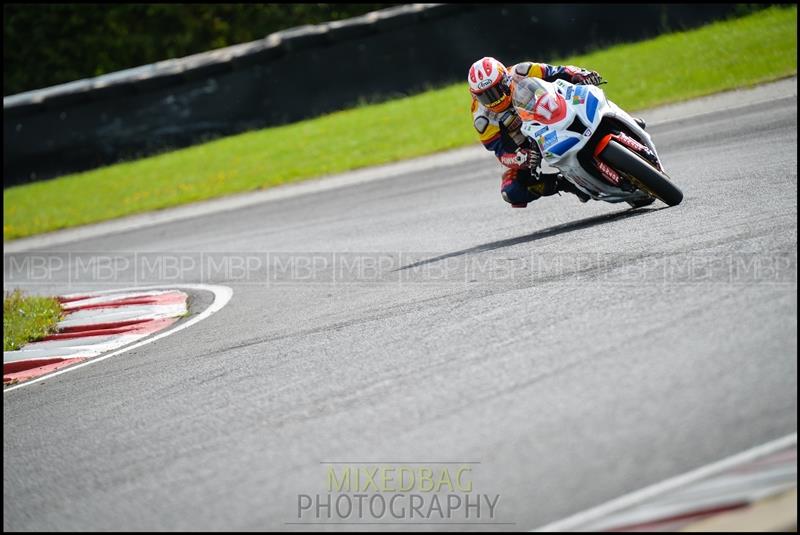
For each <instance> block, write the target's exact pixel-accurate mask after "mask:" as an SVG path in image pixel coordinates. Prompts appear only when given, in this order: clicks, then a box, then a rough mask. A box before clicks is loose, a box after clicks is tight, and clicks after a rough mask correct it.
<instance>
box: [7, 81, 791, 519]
mask: <svg viewBox="0 0 800 535" xmlns="http://www.w3.org/2000/svg"><path fill="white" fill-rule="evenodd" d="M795 84H796V81H795ZM794 87H795V89H794V91H795V92H794V96H789V97H786V96H782V97H780V98H776V99H773V100H769V101H766V102H762V103H760V104H758V105H753V106H747V107H743V108H738V109H736V110H734V111H730V110H728V111H724V112H712V113H709V114H706V115H703V116H701V117H693V118H685V119H681V118H680V117H679V116H676V117H674V118H673V120H671V121H669V122H663V123H660V124H655V125H654V126H652V127H650V128H649V129H650V131H651V135H652V136H653V139H654V141H655V143H656V146H657V147H658V149H659V152H660V154H661V156H662V158H663V160H664V162H665V167H666V168H667V171H668V172H669V174H670V175H671V177H672V178H673V180H674V181H675V182H676V183H677V184H678V185H679V186H680V187H681V188H682V189H683V191H684V193H685V198H684V201H683V203H682V204H681V205H679V206H678V207H674V208H665V207H664V205H663V204H661V203H660V202H659V203H656V204H654V205H652V206H651V207H648V208H644V209H639V210H630V209H628V207H627V205H611V204H605V203H599V202H590V203H588V204H585V205H584V204H581V203H580V202H579V201H578V200H577V199H576V198H575V197H573V196H570V195H564V196H561V197H558V196H554V197H549V198H545V199H542V200H540V201H537V202H535V203H533V204H532V205H530V206H529V207H528V208H527V209H511V208H510V207H508V206H507V205H506V204H505V203H504V202H503V201H502V200H501V199H500V196H499V191H498V186H499V168H498V166H497V165H496V163H495V162H494V161H493V160H494V159H493V158H492V157H490V156H489V155H488V154H487V155H486V157H485V158H484V159H482V160H480V161H475V160H471V161H467V162H464V163H461V164H459V163H455V164H453V165H451V166H448V167H446V168H437V169H431V170H430V171H428V172H415V173H409V174H406V175H401V176H396V177H393V178H390V179H384V180H379V181H374V182H367V183H362V184H358V185H354V186H350V187H343V188H338V189H334V190H331V191H326V192H324V193H319V194H308V195H302V196H298V197H294V198H287V199H282V200H280V201H274V202H265V203H261V204H258V205H254V206H249V207H244V208H241V209H237V210H234V211H227V212H219V213H215V214H210V215H207V216H204V217H199V218H193V219H185V220H181V221H175V222H171V223H165V224H161V225H155V226H150V227H148V228H142V229H137V230H133V231H130V232H122V233H116V234H113V235H109V236H100V237H95V238H90V239H85V240H82V241H78V242H72V243H66V244H62V245H59V246H57V247H52V248H50V249H48V251H49V252H51V253H59V254H61V255H64V254H68V253H71V254H75V255H76V257H77V256H80V255H78V254H77V253H81V254H83V255H88V256H92V255H102V254H104V253H110V252H116V253H119V254H120V255H123V256H124V255H130V254H131V253H137V255H144V254H145V253H148V254H152V255H155V256H158V255H164V256H169V255H171V254H176V253H185V254H186V255H187V256H192V255H194V256H195V257H196V255H198V254H200V253H203V254H204V255H211V256H214V255H217V256H214V257H215V258H217V259H227V260H230V259H232V258H242V257H244V258H256V259H258V260H262V259H263V264H258V263H257V262H256V261H255V260H254V261H253V264H251V266H252V267H253V269H252V270H251V271H248V272H247V274H246V277H241V276H239V273H240V272H236V274H234V272H233V271H232V272H231V273H228V274H227V275H226V274H225V273H215V274H212V275H210V276H209V275H207V274H206V275H203V276H202V277H198V276H195V275H194V274H187V275H185V276H183V277H182V279H181V281H183V282H187V283H188V282H207V283H214V284H225V285H228V286H230V287H231V288H233V290H234V294H233V298H232V299H231V301H230V303H229V304H228V305H227V306H226V307H225V308H223V309H222V310H221V311H220V312H218V313H217V314H215V315H213V316H211V317H210V318H209V319H207V320H205V321H204V322H201V323H199V324H197V325H195V326H192V327H190V328H188V329H185V330H183V331H181V332H179V333H177V334H175V335H173V336H169V337H167V338H164V339H162V340H158V341H157V342H155V343H153V344H150V345H147V346H144V347H142V348H140V349H137V350H134V351H131V352H130V353H127V354H124V355H120V356H118V357H114V358H111V359H108V360H106V361H103V362H98V363H97V364H96V365H93V366H87V367H84V368H82V369H79V370H75V371H74V372H72V373H66V374H63V375H61V376H58V377H55V378H53V379H51V380H46V381H44V382H42V383H38V384H34V385H30V386H29V387H25V388H20V389H17V390H15V391H11V392H7V393H6V394H4V403H3V428H4V438H3V467H4V473H3V512H4V515H3V527H4V529H6V530H48V529H54V530H120V529H132V530H142V529H148V530H178V529H190V530H208V529H220V530H230V529H243V530H285V529H312V528H313V529H318V528H319V529H321V528H327V529H344V528H347V529H362V528H361V527H360V526H358V525H348V526H344V527H336V526H327V525H296V524H290V523H289V522H296V521H298V518H297V503H298V494H309V495H313V494H317V493H324V492H325V491H326V487H325V483H326V479H325V478H326V470H327V468H328V467H329V466H331V465H330V464H326V463H331V462H349V463H355V462H360V463H376V462H380V461H382V462H386V463H395V466H399V464H398V463H402V462H405V463H411V462H417V463H432V462H451V463H458V462H472V463H475V464H472V465H471V466H472V468H473V471H472V480H473V482H474V491H475V492H478V493H486V494H491V495H495V494H499V495H500V501H499V503H498V505H497V510H496V515H495V517H494V518H492V519H491V520H488V519H485V518H484V521H486V522H496V523H497V524H496V525H485V524H484V525H482V526H477V527H480V528H482V529H498V530H499V529H515V530H520V529H523V530H526V529H532V528H535V527H537V526H541V525H544V524H546V523H549V522H551V521H555V520H557V519H559V518H562V517H565V516H567V515H569V514H572V513H575V512H577V511H580V510H583V509H586V508H589V507H592V506H595V505H597V504H599V503H602V502H605V501H607V500H610V499H613V498H615V497H617V496H620V495H622V494H625V493H627V492H631V491H634V490H636V489H639V488H642V487H645V486H647V485H650V484H653V483H655V482H658V481H660V480H663V479H665V478H668V477H671V476H674V475H677V474H680V473H683V472H686V471H688V470H691V469H694V468H696V467H698V466H701V465H704V464H706V463H710V462H713V461H716V460H718V459H721V458H723V457H726V456H729V455H732V454H735V453H737V452H739V451H742V450H745V449H748V448H751V447H754V446H757V445H759V444H762V443H765V442H767V441H770V440H773V439H776V438H778V437H782V436H784V435H787V434H789V433H792V432H795V431H796V429H797V361H796V353H797V297H796V290H797V279H796V264H797V148H796V145H797V97H796V85H795V86H794ZM642 115H643V116H644V118H645V119H648V115H647V114H646V113H644V114H642ZM311 253H313V254H311ZM356 253H358V254H356ZM37 254H39V255H41V251H40V252H36V251H33V252H26V253H17V254H15V255H14V256H15V258H16V259H18V260H21V259H24V258H25V257H26V256H27V257H31V256H35V255H37ZM68 258H69V259H70V261H71V262H74V261H75V258H74V257H68ZM308 258H311V259H312V262H317V264H316V266H317V268H318V269H317V270H316V271H313V272H311V273H312V274H313V277H314V278H313V280H309V275H308V274H309V272H308V271H307V270H303V269H298V270H296V271H295V272H291V271H287V270H286V269H285V267H286V265H301V266H302V265H304V264H302V262H303V261H305V260H300V259H308ZM343 259H346V260H347V261H355V260H359V261H363V262H367V261H369V260H370V259H373V260H374V259H384V260H386V259H389V260H386V264H385V265H384V266H385V267H386V266H388V267H387V268H386V269H385V270H384V271H383V272H382V273H381V275H380V277H374V278H373V279H370V278H369V277H371V276H372V275H371V273H372V272H370V271H367V272H366V274H364V273H362V274H360V275H359V274H358V273H356V274H355V275H353V273H352V272H347V273H349V274H344V275H341V276H339V275H337V273H338V271H336V270H338V269H339V268H341V266H342V265H343V264H342V262H344V261H345V260H343ZM290 261H293V262H295V264H287V263H286V262H290ZM276 262H277V264H276ZM326 262H330V263H326ZM337 262H339V263H337ZM392 262H395V263H392ZM346 265H347V266H350V267H352V265H354V264H346ZM276 266H278V268H279V269H278V268H276ZM331 266H333V267H331ZM276 271H277V272H278V273H277V274H276V275H274V277H273V276H272V275H271V273H276ZM68 276H71V275H64V273H63V272H60V273H58V274H56V273H53V274H51V276H50V277H49V278H48V279H47V280H44V281H39V282H38V283H37V284H34V285H30V286H27V287H26V288H27V289H29V290H33V291H37V292H41V293H48V292H68V291H70V292H74V291H77V290H79V289H80V288H81V287H80V286H76V285H75V284H73V283H74V282H75V281H73V280H72V279H66V278H65V277H68ZM137 282H142V281H137ZM146 282H147V283H153V284H155V283H159V284H164V283H170V282H176V283H177V282H178V281H175V280H174V279H173V280H166V281H165V280H156V279H151V280H148V281H146ZM67 283H69V284H67ZM114 283H115V284H118V285H121V282H118V281H116V280H115V281H114ZM91 287H92V288H93V289H104V288H113V287H114V284H109V283H108V281H107V280H104V281H96V282H95V283H94V284H93V285H91ZM86 288H88V286H87V287H86ZM478 463H479V464H478ZM436 466H441V465H436ZM304 518H305V519H308V517H304ZM312 520H313V519H312ZM322 520H323V521H326V520H325V519H324V518H323V519H322ZM437 520H438V519H437ZM473 520H474V519H473ZM331 521H333V520H331ZM365 527H366V528H370V529H380V526H377V525H368V526H365ZM388 527H391V528H393V529H405V526H403V525H398V524H395V525H391V526H388ZM408 527H409V528H416V529H470V528H471V526H467V525H447V524H443V525H440V526H432V525H414V526H411V525H409V526H408Z"/></svg>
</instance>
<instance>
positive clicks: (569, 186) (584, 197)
mask: <svg viewBox="0 0 800 535" xmlns="http://www.w3.org/2000/svg"><path fill="white" fill-rule="evenodd" d="M558 191H566V192H568V193H573V194H575V196H576V197H578V199H579V200H580V201H581V202H587V201H588V200H589V199H591V197H590V196H589V195H588V194H586V193H584V192H583V191H581V190H580V189H578V187H577V186H576V185H575V184H573V183H572V182H570V181H569V180H567V179H566V178H564V175H562V174H561V173H559V174H558Z"/></svg>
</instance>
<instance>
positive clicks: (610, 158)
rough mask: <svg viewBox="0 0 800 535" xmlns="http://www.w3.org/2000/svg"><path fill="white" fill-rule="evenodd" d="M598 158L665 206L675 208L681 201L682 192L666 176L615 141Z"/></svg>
mask: <svg viewBox="0 0 800 535" xmlns="http://www.w3.org/2000/svg"><path fill="white" fill-rule="evenodd" d="M600 158H602V159H603V160H605V161H606V162H608V163H609V164H610V165H611V166H612V167H613V168H614V169H616V170H618V171H622V172H623V173H626V174H628V175H630V176H631V177H632V179H633V180H634V181H635V182H637V184H635V185H636V186H637V187H639V188H640V189H643V190H645V191H646V192H647V193H649V194H651V195H653V196H654V197H657V198H658V199H660V200H661V201H663V202H664V203H665V204H668V205H669V206H677V205H678V204H680V203H681V201H682V200H683V192H682V191H681V190H680V189H678V188H677V186H675V185H674V184H673V183H672V182H670V181H669V177H667V175H665V174H664V173H662V172H661V171H659V170H657V169H656V168H654V167H653V166H652V165H650V164H649V163H647V162H646V161H645V160H644V159H642V158H641V157H639V156H638V155H636V154H634V153H633V152H631V151H629V150H628V149H626V148H625V147H623V146H622V145H621V144H619V143H617V142H616V141H614V140H611V141H609V142H608V145H606V147H605V148H604V149H603V150H602V152H600Z"/></svg>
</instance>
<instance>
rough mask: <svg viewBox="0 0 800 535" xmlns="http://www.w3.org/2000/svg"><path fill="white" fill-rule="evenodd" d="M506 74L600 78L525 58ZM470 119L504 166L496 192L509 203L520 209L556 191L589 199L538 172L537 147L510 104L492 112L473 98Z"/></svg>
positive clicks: (579, 80) (592, 80) (549, 78)
mask: <svg viewBox="0 0 800 535" xmlns="http://www.w3.org/2000/svg"><path fill="white" fill-rule="evenodd" d="M509 74H510V76H511V77H512V79H515V80H520V79H522V78H525V77H535V78H541V79H542V80H545V81H546V82H553V81H555V80H557V79H562V80H566V81H568V82H571V83H590V84H597V83H599V81H600V77H599V76H598V74H597V73H595V72H592V71H587V70H584V69H580V68H578V67H573V66H571V65H567V66H554V65H548V64H546V63H533V62H529V61H528V62H522V63H517V64H516V65H514V66H512V67H511V68H509ZM472 118H473V125H474V126H475V129H476V130H477V131H478V135H479V137H480V140H481V143H483V146H484V147H486V149H487V150H489V151H492V152H494V153H495V156H497V158H498V159H499V160H500V163H501V164H502V165H503V166H505V167H507V169H506V171H505V172H504V173H503V176H502V179H501V184H500V192H501V195H502V197H503V199H504V200H505V201H506V202H508V203H509V204H511V206H513V207H515V208H523V207H525V206H527V205H528V203H529V202H533V201H535V200H536V199H538V198H539V197H543V196H548V195H553V194H555V193H556V192H558V191H568V192H571V193H574V194H575V195H577V196H578V198H579V199H580V200H581V201H582V202H586V201H587V200H588V199H589V196H588V195H586V194H585V193H584V192H582V191H580V190H579V189H578V188H576V187H575V185H574V184H572V183H571V182H569V181H568V180H566V179H564V178H563V177H560V176H559V173H542V172H541V169H540V164H541V153H540V151H539V148H538V146H537V145H536V143H534V142H532V141H531V140H530V139H528V138H526V136H525V135H523V134H522V133H521V132H520V128H521V127H522V121H521V119H520V118H519V116H518V115H517V114H516V112H515V111H514V108H513V106H509V107H508V108H507V109H506V110H504V111H502V112H493V111H491V110H489V109H487V108H486V107H484V106H483V105H482V104H481V103H480V102H478V101H477V99H475V98H473V99H472Z"/></svg>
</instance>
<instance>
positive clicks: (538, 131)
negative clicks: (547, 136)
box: [533, 126, 549, 137]
mask: <svg viewBox="0 0 800 535" xmlns="http://www.w3.org/2000/svg"><path fill="white" fill-rule="evenodd" d="M548 128H549V127H547V126H545V127H543V128H540V129H539V130H537V131H536V132H535V133H534V134H533V136H534V137H539V136H543V135H544V133H545V132H547V129H548Z"/></svg>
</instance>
